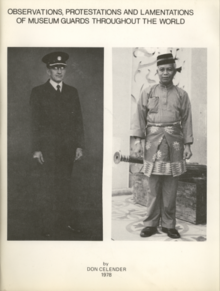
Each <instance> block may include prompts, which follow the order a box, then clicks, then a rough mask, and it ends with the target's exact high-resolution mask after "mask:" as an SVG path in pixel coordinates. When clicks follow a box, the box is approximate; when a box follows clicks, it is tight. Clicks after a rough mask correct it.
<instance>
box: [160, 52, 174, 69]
mask: <svg viewBox="0 0 220 291" xmlns="http://www.w3.org/2000/svg"><path fill="white" fill-rule="evenodd" d="M166 64H175V59H174V58H173V55H172V54H162V55H159V56H158V57H157V65H158V66H160V65H166Z"/></svg>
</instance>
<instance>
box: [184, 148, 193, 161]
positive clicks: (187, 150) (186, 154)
mask: <svg viewBox="0 0 220 291" xmlns="http://www.w3.org/2000/svg"><path fill="white" fill-rule="evenodd" d="M191 156H192V152H191V149H190V144H186V145H185V148H184V152H183V159H184V160H185V159H187V160H188V159H190V158H191Z"/></svg>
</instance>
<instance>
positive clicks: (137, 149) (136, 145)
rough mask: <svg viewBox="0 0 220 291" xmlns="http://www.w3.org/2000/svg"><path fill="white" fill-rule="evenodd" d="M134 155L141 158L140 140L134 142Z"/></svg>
mask: <svg viewBox="0 0 220 291" xmlns="http://www.w3.org/2000/svg"><path fill="white" fill-rule="evenodd" d="M134 153H135V154H136V155H137V156H138V157H143V147H142V143H141V139H136V140H135V142H134Z"/></svg>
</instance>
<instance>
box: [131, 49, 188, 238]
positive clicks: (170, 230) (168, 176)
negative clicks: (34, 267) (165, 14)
mask: <svg viewBox="0 0 220 291" xmlns="http://www.w3.org/2000/svg"><path fill="white" fill-rule="evenodd" d="M157 73H158V76H159V80H160V83H159V84H157V85H153V86H151V87H149V88H147V89H145V90H144V91H143V92H142V94H141V97H140V100H139V103H138V106H137V112H136V114H135V116H134V120H133V125H132V134H131V135H132V136H134V137H135V151H136V152H140V151H142V142H141V140H142V139H145V141H144V151H143V155H144V168H143V172H144V174H145V175H146V176H147V180H148V186H149V189H148V193H147V195H148V196H147V217H146V219H145V220H144V226H145V228H144V229H143V230H142V231H141V233H140V236H141V237H149V236H151V235H153V234H155V233H156V232H157V227H158V226H159V222H160V219H161V226H162V231H163V232H165V233H167V235H168V236H169V237H171V238H174V239H175V238H179V237H180V234H179V233H178V231H177V230H176V228H175V224H176V219H175V212H176V193H177V186H178V177H179V176H180V175H181V174H183V173H184V172H186V161H185V159H189V158H190V157H191V156H192V153H191V149H190V145H191V144H192V143H193V134H192V117H191V105H190V100H189V97H188V94H187V93H186V92H185V91H184V90H183V89H181V88H179V87H177V86H174V85H173V82H172V80H173V78H174V76H175V74H176V64H175V59H174V58H173V56H172V54H170V53H168V54H163V55H159V56H158V57H157Z"/></svg>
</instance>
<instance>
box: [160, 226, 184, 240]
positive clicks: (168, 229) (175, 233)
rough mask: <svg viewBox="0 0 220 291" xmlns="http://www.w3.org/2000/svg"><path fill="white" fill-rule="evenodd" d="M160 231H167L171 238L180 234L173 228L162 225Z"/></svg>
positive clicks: (178, 236)
mask: <svg viewBox="0 0 220 291" xmlns="http://www.w3.org/2000/svg"><path fill="white" fill-rule="evenodd" d="M162 231H163V232H165V233H167V235H168V236H169V237H171V238H180V234H179V232H178V231H177V230H176V229H175V228H166V227H162Z"/></svg>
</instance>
